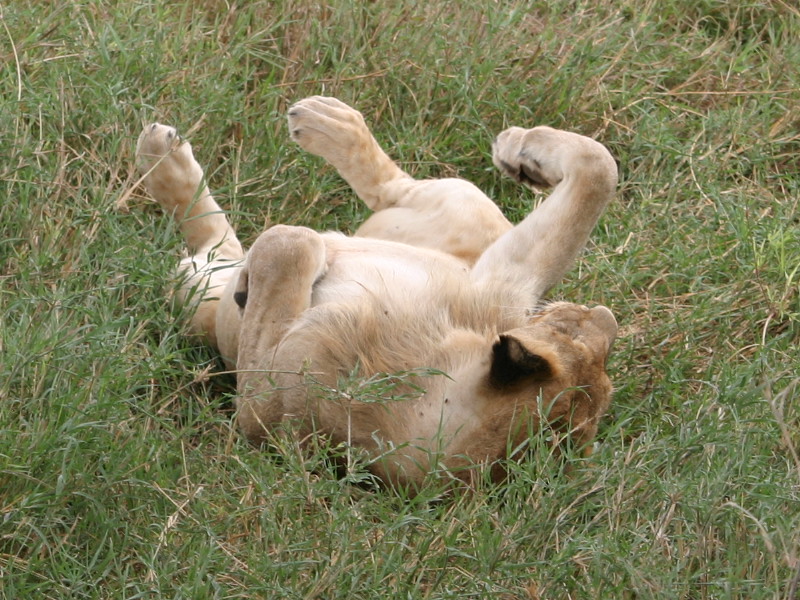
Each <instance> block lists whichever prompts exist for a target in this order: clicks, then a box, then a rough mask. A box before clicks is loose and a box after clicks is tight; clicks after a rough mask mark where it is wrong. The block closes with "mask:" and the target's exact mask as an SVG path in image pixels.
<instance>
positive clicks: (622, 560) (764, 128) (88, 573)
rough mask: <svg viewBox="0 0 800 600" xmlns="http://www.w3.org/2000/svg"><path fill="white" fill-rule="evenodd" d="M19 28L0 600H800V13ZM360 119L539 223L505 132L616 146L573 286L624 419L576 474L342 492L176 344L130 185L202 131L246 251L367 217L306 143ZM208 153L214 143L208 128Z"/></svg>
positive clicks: (215, 181) (539, 471)
mask: <svg viewBox="0 0 800 600" xmlns="http://www.w3.org/2000/svg"><path fill="white" fill-rule="evenodd" d="M0 10H2V14H1V15H0V22H1V23H2V27H0V53H2V56H3V59H4V60H3V61H2V62H0V70H1V71H2V76H3V77H2V81H3V82H4V84H3V86H2V87H0V109H1V110H0V136H1V137H2V142H3V144H2V146H3V148H4V153H3V155H2V158H0V190H2V197H3V199H4V201H3V202H2V203H0V314H2V321H1V323H2V325H0V432H2V433H1V434H0V512H1V513H2V514H1V515H0V596H2V597H6V598H66V597H70V598H109V597H113V598H135V597H145V596H152V597H161V596H165V597H176V598H177V597H197V598H211V597H213V598H234V597H247V598H254V597H287V598H300V597H302V598H340V597H341V598H345V597H346V598H351V597H414V598H417V597H419V598H451V597H459V598H462V597H495V596H496V597H503V598H578V597H599V598H665V599H666V598H669V599H674V598H685V599H689V598H691V599H697V598H722V597H726V598H734V597H741V598H745V597H746V598H751V599H757V598H783V599H787V600H788V599H790V598H794V597H795V596H796V595H797V593H798V589H800V588H798V585H799V583H798V582H800V562H799V559H798V556H800V536H798V533H797V532H798V531H800V509H799V508H798V507H800V495H799V493H798V490H800V463H799V462H798V458H797V456H798V452H800V450H798V448H799V447H800V412H798V408H797V401H796V400H797V395H798V380H797V373H798V370H799V369H800V353H799V352H798V346H800V292H799V291H798V288H799V287H800V286H799V284H798V282H799V281H800V280H799V278H800V273H799V272H798V268H797V265H798V264H800V236H798V235H797V230H798V217H797V215H798V197H800V175H798V173H800V163H799V162H798V156H800V137H799V134H798V132H799V131H800V121H798V117H797V115H798V114H800V77H798V74H797V69H796V68H795V65H797V64H798V62H799V61H800V37H798V36H797V31H798V30H800V14H799V13H798V10H797V9H796V8H794V6H793V5H791V3H787V2H760V3H759V2H756V3H749V4H741V3H739V4H737V3H727V2H716V1H710V0H709V1H703V2H688V1H687V0H667V1H661V2H655V1H652V0H648V1H646V2H631V1H623V2H621V3H620V2H617V3H612V2H592V3H588V2H582V1H578V0H559V1H557V2H550V3H528V2H519V1H516V2H506V3H501V4H497V3H493V2H477V3H472V4H470V5H459V6H458V7H454V6H453V4H452V3H443V2H428V3H406V4H397V5H391V6H389V5H386V4H385V3H366V4H365V3H357V2H352V1H350V0H341V1H338V0H337V1H334V2H329V3H327V4H325V3H318V2H310V1H309V0H281V1H279V2H264V1H256V2H250V3H239V4H235V3H234V4H230V3H223V2H217V1H215V0H209V1H207V2H204V3H189V2H173V3H153V2H133V3H113V2H112V3H102V2H88V3H85V2H84V3H78V2H66V3H61V4H59V5H58V6H51V5H50V3H44V2H40V1H35V2H33V3H28V4H24V3H15V4H11V5H8V6H4V7H3V8H2V9H0ZM318 93H324V94H330V95H336V96H338V97H340V98H342V99H343V100H345V101H347V102H349V103H352V104H354V105H356V106H357V107H358V108H359V109H360V110H362V112H363V113H364V114H365V116H366V117H367V119H368V121H369V122H370V123H371V124H372V125H373V128H374V130H375V132H376V135H377V137H378V139H379V140H380V141H381V143H382V144H383V145H384V146H385V147H386V148H387V150H388V151H389V152H390V154H392V155H393V156H395V157H397V158H398V159H399V160H400V161H401V162H402V163H403V165H404V167H405V168H407V169H408V170H409V171H410V172H412V173H414V174H415V175H417V176H420V177H423V176H450V175H458V176H462V177H465V178H467V179H470V180H472V181H474V182H475V183H476V184H478V185H479V186H480V187H481V188H483V189H484V190H486V191H487V192H488V193H490V194H491V195H492V197H494V198H496V199H497V201H498V203H499V204H500V205H501V206H502V208H503V210H504V211H505V212H506V213H507V214H508V215H509V216H510V217H511V218H513V219H519V218H521V216H522V215H524V214H525V213H526V212H527V211H529V210H530V207H531V205H532V203H533V202H534V201H535V200H536V199H535V198H534V197H532V196H531V195H530V194H528V193H526V192H523V191H521V190H519V189H518V188H517V187H516V186H515V185H513V184H512V183H510V182H508V181H504V180H501V179H500V178H499V177H498V176H497V174H496V173H495V172H494V170H493V169H492V168H491V167H490V161H489V160H488V155H489V147H490V142H491V139H492V136H493V135H494V134H495V133H496V132H498V131H499V130H500V129H502V128H503V127H505V126H507V125H509V124H518V125H533V124H539V123H541V124H549V125H553V126H556V127H565V128H568V129H571V130H575V131H578V132H580V133H584V134H587V135H592V136H595V137H597V138H598V139H599V140H601V141H602V142H603V143H605V144H606V145H607V146H608V147H609V148H610V149H611V150H612V152H613V153H614V155H615V156H616V157H617V159H618V160H619V164H620V171H621V184H620V190H619V197H618V200H617V202H616V203H615V204H614V205H613V206H612V207H611V208H610V209H609V211H608V213H607V214H606V215H605V216H604V218H603V220H602V221H601V223H600V225H599V227H598V228H597V230H596V232H595V236H594V238H593V241H592V244H591V247H590V248H589V249H588V251H587V252H586V253H585V255H584V257H583V258H582V259H581V260H580V262H579V264H578V265H577V267H576V268H575V269H574V270H573V271H572V272H571V273H570V274H569V277H568V279H567V281H565V283H564V284H563V285H562V286H561V287H560V288H559V289H558V290H556V291H555V293H554V295H555V296H556V297H564V298H568V299H573V300H577V301H580V302H588V303H604V304H606V305H608V306H610V307H611V308H612V309H613V310H614V312H615V314H616V315H617V317H618V320H619V321H620V323H621V324H622V334H621V337H620V339H619V341H618V342H617V345H616V350H615V354H614V356H613V358H612V361H611V364H610V370H611V373H612V376H613V379H614V381H615V384H616V387H617V394H616V397H615V403H614V406H613V409H612V414H611V415H610V416H609V418H608V419H607V420H606V421H605V423H604V426H603V430H602V431H601V435H600V442H601V443H600V444H599V446H598V449H597V451H596V453H595V455H594V456H593V458H592V459H591V460H589V461H581V460H578V459H574V460H573V461H572V462H571V470H570V473H569V475H567V474H565V473H563V472H562V469H563V465H561V464H560V463H558V462H555V461H552V460H550V459H549V455H548V453H547V452H544V451H542V452H538V453H537V452H532V453H531V454H532V458H531V460H530V461H529V462H527V463H524V464H522V465H519V466H515V467H514V468H513V476H512V477H511V479H510V481H509V483H508V484H507V485H506V486H504V487H503V488H502V489H500V490H498V489H493V488H491V487H490V486H487V487H485V488H484V487H481V488H479V489H477V490H475V491H474V492H473V493H472V494H455V495H453V496H451V497H449V498H447V499H446V500H442V498H441V495H440V492H439V491H437V490H436V489H434V488H431V489H430V490H427V491H424V492H423V493H422V494H420V496H418V497H417V498H414V499H408V498H404V497H403V496H402V494H397V493H391V492H386V491H375V490H371V489H369V488H367V489H362V488H358V487H355V488H354V487H353V486H352V485H351V484H352V481H350V480H348V479H347V478H344V479H342V478H340V477H338V476H337V473H336V472H335V470H334V469H333V468H332V467H330V465H328V464H327V463H326V461H325V460H324V456H323V455H322V454H320V455H316V456H313V455H312V456H311V457H308V456H301V455H299V454H298V453H297V452H293V451H292V449H291V448H287V449H286V452H284V453H282V455H281V456H280V458H276V457H274V456H269V455H265V454H263V453H260V452H258V451H255V450H253V449H252V448H250V447H249V446H247V445H246V444H245V443H243V441H242V440H241V439H240V438H239V436H238V435H237V433H236V431H235V429H234V428H233V427H232V426H231V407H230V396H231V394H232V386H231V379H230V378H229V376H226V375H222V374H220V372H221V370H222V367H221V365H220V364H219V363H218V362H217V359H216V357H215V356H214V355H213V354H211V353H210V352H208V351H207V350H205V349H203V348H198V347H196V346H194V345H193V344H192V342H191V341H190V340H188V339H187V338H186V336H185V335H184V333H185V329H184V325H183V324H184V323H185V317H186V315H184V314H182V312H181V310H180V309H179V308H177V307H175V306H174V304H173V302H172V300H171V295H170V290H171V289H172V282H171V280H170V275H169V273H170V272H171V269H172V268H173V266H174V264H175V262H176V258H177V255H178V253H179V251H180V241H179V240H178V236H177V235H176V233H175V230H174V227H172V226H171V225H170V224H169V223H168V221H167V220H166V219H164V218H163V217H162V215H160V214H159V213H158V211H157V210H156V209H155V208H154V207H153V205H152V204H151V203H150V202H149V200H148V199H147V198H146V197H145V196H144V194H143V193H141V192H135V193H134V194H132V195H130V196H128V197H127V203H126V204H125V205H124V206H121V207H120V206H118V200H119V199H120V198H121V197H122V195H123V192H125V191H127V190H128V189H129V188H130V186H131V184H132V183H133V181H135V174H134V171H133V147H134V142H135V138H136V136H137V135H138V132H139V129H140V127H141V125H142V123H143V122H148V121H152V120H161V121H164V122H169V123H172V124H174V125H177V126H178V127H179V128H181V129H182V130H183V131H188V130H190V129H195V131H194V133H193V134H192V136H191V139H192V143H193V145H194V147H195V152H196V154H197V155H198V157H200V159H201V160H202V162H203V163H204V164H205V165H206V166H207V168H208V172H209V174H210V178H211V184H212V187H213V189H214V190H215V192H216V194H217V197H218V199H219V200H220V201H221V202H222V204H224V205H225V206H226V207H227V208H229V209H230V210H231V214H232V218H233V220H234V222H235V225H236V227H237V229H238V230H239V231H240V232H241V234H242V238H243V239H244V240H248V239H252V238H253V236H255V235H256V234H257V233H258V232H259V231H260V230H261V229H263V227H264V226H265V224H266V223H267V222H270V221H271V222H283V223H294V224H304V225H308V226H311V227H314V228H318V229H339V230H343V231H352V230H353V229H354V228H355V227H356V225H357V224H358V222H360V220H361V219H363V217H364V215H365V209H364V208H363V207H362V206H361V205H359V204H358V202H357V201H355V200H354V198H353V195H352V193H351V192H350V190H349V189H347V187H346V186H345V185H344V184H343V183H342V182H341V180H340V179H339V178H338V176H337V175H336V173H335V172H334V171H333V170H332V169H331V168H329V167H327V166H325V165H322V164H321V163H320V161H319V160H317V159H315V158H313V157H309V156H305V155H303V154H302V153H300V152H299V150H298V149H296V148H295V147H293V146H292V145H291V144H289V143H288V140H287V135H286V132H285V111H286V108H287V107H288V105H289V104H290V103H291V102H293V101H295V100H297V99H299V98H301V97H303V96H306V95H310V94H318ZM195 126H196V128H195Z"/></svg>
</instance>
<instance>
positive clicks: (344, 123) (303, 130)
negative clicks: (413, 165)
mask: <svg viewBox="0 0 800 600" xmlns="http://www.w3.org/2000/svg"><path fill="white" fill-rule="evenodd" d="M289 134H290V135H291V136H292V139H293V140H294V141H295V142H297V143H298V144H299V145H300V147H301V148H303V150H305V151H306V152H310V153H311V154H316V155H317V156H321V157H322V158H324V159H325V160H327V161H328V162H329V163H330V164H331V165H333V166H334V167H336V170H337V171H339V174H340V175H341V176H342V177H343V178H344V180H345V181H347V183H348V184H349V185H350V187H352V188H353V191H355V193H356V194H357V195H358V197H359V198H361V199H362V200H363V201H364V202H365V203H366V205H367V206H369V207H370V208H371V209H372V210H382V209H384V208H387V207H388V206H390V205H392V204H393V200H392V198H391V188H392V184H393V182H395V181H396V180H403V179H410V176H409V175H407V174H406V173H405V172H403V171H402V170H401V169H400V167H398V166H397V165H396V164H395V163H394V161H393V160H392V159H391V158H389V157H388V156H387V155H386V153H385V152H384V151H383V150H382V149H381V147H380V146H379V145H378V142H377V141H376V140H375V138H374V137H373V136H372V133H370V130H369V128H368V127H367V124H366V123H365V122H364V117H362V116H361V113H360V112H358V111H357V110H355V109H354V108H351V107H350V106H348V105H347V104H345V103H344V102H341V101H340V100H337V99H336V98H328V97H325V96H312V97H311V98H305V99H304V100H300V101H299V102H297V103H296V104H294V105H293V106H292V107H291V108H289Z"/></svg>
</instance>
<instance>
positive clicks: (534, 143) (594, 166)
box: [492, 126, 617, 187]
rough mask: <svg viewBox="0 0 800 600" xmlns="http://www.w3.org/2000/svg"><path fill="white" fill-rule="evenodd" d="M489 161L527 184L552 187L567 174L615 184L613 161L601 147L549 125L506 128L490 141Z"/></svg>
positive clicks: (614, 165)
mask: <svg viewBox="0 0 800 600" xmlns="http://www.w3.org/2000/svg"><path fill="white" fill-rule="evenodd" d="M492 161H493V162H494V164H495V166H496V167H497V168H498V169H500V170H501V171H502V172H503V173H504V174H506V175H508V176H509V177H511V178H512V179H514V180H516V181H517V182H519V183H522V184H525V185H527V186H529V187H549V186H554V185H557V184H558V183H559V182H560V181H561V180H562V179H564V178H565V177H566V176H567V175H568V174H571V175H574V176H577V177H584V176H586V177H590V178H596V179H607V180H608V183H610V185H611V187H614V186H615V185H616V177H617V167H616V163H615V162H614V159H613V158H612V157H611V155H610V154H609V152H608V150H607V149H606V148H605V146H603V145H602V144H600V143H599V142H596V141H595V140H593V139H591V138H588V137H585V136H582V135H579V134H577V133H572V132H569V131H561V130H560V129H553V128H552V127H545V126H540V127H534V128H533V129H523V128H521V127H510V128H509V129H506V130H505V131H503V132H502V133H501V134H500V135H498V136H497V138H496V139H495V141H494V143H493V144H492ZM597 183H599V181H598V182H597Z"/></svg>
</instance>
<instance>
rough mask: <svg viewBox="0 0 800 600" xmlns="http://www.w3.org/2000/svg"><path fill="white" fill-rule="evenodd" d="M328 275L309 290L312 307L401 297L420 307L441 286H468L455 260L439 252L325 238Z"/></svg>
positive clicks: (462, 267) (466, 275)
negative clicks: (364, 298) (329, 303)
mask: <svg viewBox="0 0 800 600" xmlns="http://www.w3.org/2000/svg"><path fill="white" fill-rule="evenodd" d="M324 237H325V242H326V245H327V250H328V258H329V264H328V271H327V272H326V274H325V275H324V277H323V278H322V279H320V281H318V282H317V283H316V284H315V285H314V290H313V294H312V301H311V304H312V306H317V305H319V304H324V303H328V302H334V303H338V302H348V303H349V302H353V301H357V299H358V298H360V297H362V296H364V295H369V296H372V297H376V296H377V297H383V296H392V295H394V294H401V295H403V296H405V297H406V298H418V299H419V301H420V302H426V301H428V300H429V299H431V297H432V295H435V294H437V293H439V292H440V291H441V288H442V286H443V285H445V286H446V285H454V286H459V285H463V284H464V283H466V282H468V280H469V270H468V268H467V266H466V265H465V264H464V263H462V262H461V261H459V260H457V259H455V258H453V257H451V256H448V255H446V254H442V253H440V252H436V251H432V250H426V249H422V248H416V247H413V246H407V245H405V244H398V243H393V242H386V241H380V240H370V239H364V238H346V237H342V236H339V235H336V234H330V235H329V234H325V236H324Z"/></svg>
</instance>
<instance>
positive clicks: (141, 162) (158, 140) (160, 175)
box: [136, 123, 244, 347]
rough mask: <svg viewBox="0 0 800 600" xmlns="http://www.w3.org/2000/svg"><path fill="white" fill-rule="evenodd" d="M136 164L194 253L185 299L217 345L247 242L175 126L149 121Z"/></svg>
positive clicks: (183, 270)
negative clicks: (225, 296)
mask: <svg viewBox="0 0 800 600" xmlns="http://www.w3.org/2000/svg"><path fill="white" fill-rule="evenodd" d="M136 163H137V167H138V169H139V171H140V172H141V173H142V174H143V176H144V177H143V182H144V186H145V188H146V189H147V191H148V192H150V194H151V195H152V196H153V198H155V200H156V201H157V202H158V203H159V205H161V207H162V209H163V210H164V211H165V212H166V213H168V214H171V215H172V216H173V217H174V218H175V219H176V221H177V222H178V226H179V227H180V229H181V232H182V233H183V235H184V237H185V238H186V245H187V249H188V256H187V257H186V258H184V259H183V260H182V261H181V263H180V265H179V267H178V276H179V278H180V280H181V281H180V286H179V289H178V295H179V299H180V300H181V302H183V303H187V302H189V303H191V304H194V305H196V310H195V312H194V314H193V316H192V320H191V324H190V325H191V329H192V331H193V333H195V334H198V335H200V336H201V337H203V338H205V340H206V341H207V342H208V343H209V344H211V345H212V346H215V347H216V346H217V332H216V313H217V307H218V304H219V298H220V296H221V295H222V291H223V289H224V287H225V286H226V285H227V283H228V281H229V280H230V279H231V277H232V276H233V275H234V274H235V273H236V271H237V268H236V266H237V265H238V263H239V261H241V259H242V257H243V255H244V253H243V252H242V246H241V244H240V243H239V240H238V239H237V238H236V234H235V232H234V231H233V228H232V227H231V225H230V223H229V222H228V218H227V217H226V216H225V214H224V212H223V211H222V209H221V208H220V207H219V205H218V204H217V203H216V202H215V201H214V198H213V197H212V196H211V193H210V192H209V190H208V187H207V186H206V184H205V177H204V174H203V169H202V168H201V167H200V165H199V164H198V162H197V161H196V160H195V158H194V155H193V154H192V148H191V146H190V145H189V143H188V142H186V141H184V140H182V139H181V138H180V136H179V135H178V133H177V131H176V130H175V128H174V127H169V126H166V125H161V124H159V123H153V124H150V125H147V126H145V128H144V130H143V131H142V133H141V135H140V136H139V140H138V143H137V146H136Z"/></svg>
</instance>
